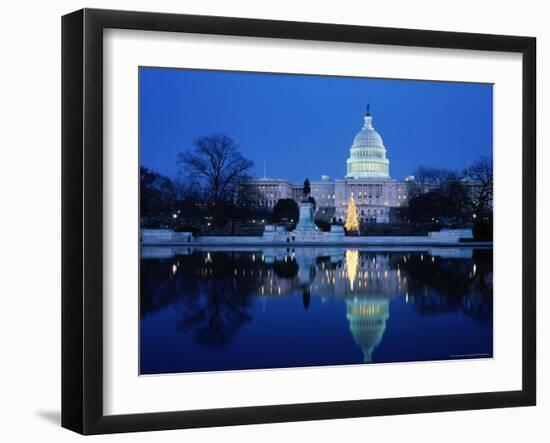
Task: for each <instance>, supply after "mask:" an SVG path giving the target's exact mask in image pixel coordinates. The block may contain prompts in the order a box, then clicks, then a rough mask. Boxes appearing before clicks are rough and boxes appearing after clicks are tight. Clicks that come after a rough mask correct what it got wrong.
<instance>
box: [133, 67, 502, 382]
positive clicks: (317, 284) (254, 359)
mask: <svg viewBox="0 0 550 443" xmlns="http://www.w3.org/2000/svg"><path fill="white" fill-rule="evenodd" d="M138 70H139V72H138V75H139V159H140V160H139V166H138V165H136V167H139V182H140V183H139V189H140V195H139V198H140V202H139V226H140V245H139V247H140V266H139V276H140V277H139V278H140V284H139V311H140V312H139V373H140V375H156V374H173V373H193V372H211V371H242V370H275V369H283V368H303V367H324V366H337V365H365V364H383V363H386V364H387V363H414V362H425V361H456V360H466V359H491V358H493V338H494V337H493V86H494V85H493V84H490V83H468V82H450V81H424V80H421V79H420V80H417V79H389V78H365V77H343V76H328V75H308V74H304V73H283V72H281V73H278V72H243V71H222V70H205V69H182V68H172V67H159V66H139V67H138ZM136 222H137V221H136Z"/></svg>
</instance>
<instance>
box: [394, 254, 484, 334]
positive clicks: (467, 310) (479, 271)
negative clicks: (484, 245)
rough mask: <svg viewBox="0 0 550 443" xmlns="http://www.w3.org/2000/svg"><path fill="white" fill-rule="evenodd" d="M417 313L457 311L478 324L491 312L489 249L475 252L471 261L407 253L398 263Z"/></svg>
mask: <svg viewBox="0 0 550 443" xmlns="http://www.w3.org/2000/svg"><path fill="white" fill-rule="evenodd" d="M399 266H400V269H401V270H402V271H405V275H406V276H407V287H408V291H409V293H410V294H411V295H414V306H415V308H416V309H417V310H418V311H419V312H420V313H421V314H433V313H438V312H452V311H457V310H461V311H463V312H464V314H465V315H468V316H469V317H471V318H474V319H475V320H476V321H479V322H480V323H482V324H490V322H491V320H492V312H493V304H492V301H493V298H492V294H493V256H492V250H475V251H474V255H473V258H472V259H463V258H461V259H451V258H441V257H433V258H432V257H431V256H429V255H427V254H425V255H421V254H410V255H408V256H407V258H406V259H402V260H401V261H400V262H399Z"/></svg>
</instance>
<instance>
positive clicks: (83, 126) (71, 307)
mask: <svg viewBox="0 0 550 443" xmlns="http://www.w3.org/2000/svg"><path fill="white" fill-rule="evenodd" d="M107 28H119V29H133V30H148V31H172V32H187V33H189V32H192V33H200V34H217V35H227V36H250V37H269V38H280V39H301V40H317V41H326V42H353V43H369V44H378V45H398V46H416V47H431V48H455V49H470V50H481V51H503V52H511V53H520V54H522V64H523V80H522V82H523V85H522V88H523V98H522V102H523V104H522V113H523V118H522V131H523V136H522V137H523V139H522V143H523V146H522V158H523V165H522V173H523V174H522V186H523V189H522V192H523V208H522V220H523V233H522V240H523V246H522V248H523V265H522V334H523V335H522V346H523V347H522V388H521V390H517V391H506V392H478V393H468V394H457V395H435V396H420V397H404V398H391V399H372V400H357V401H333V402H323V403H307V404H286V405H284V404H283V405H266V406H260V407H236V408H223V409H208V410H191V411H175V412H174V411H170V412H160V413H141V414H130V415H104V413H103V407H102V405H103V334H102V327H103V319H102V315H103V298H102V282H103V280H102V278H103V275H102V267H103V255H102V254H103V246H102V245H103V227H102V221H103V209H102V207H103V197H102V195H103V181H102V177H103V166H102V164H103V146H102V139H103V110H102V109H103V87H102V84H103V30H104V29H107ZM535 67H536V39H535V38H532V37H516V36H503V35H484V34H470V33H456V32H440V31H422V30H411V29H390V28H377V27H363V26H348V25H336V24H319V23H300V22H287V21H273V20H256V19H243V18H228V17H210V16H196V15H176V14H161V13H149V12H127V11H109V10H97V9H83V10H80V11H76V12H73V13H71V14H68V15H65V16H64V17H63V18H62V426H63V427H65V428H68V429H71V430H73V431H76V432H79V433H82V434H103V433H115V432H131V431H151V430H161V429H177V428H193V427H209V426H226V425H239V424H253V423H272V422H284V421H299V420H319V419H330V418H346V417H362V416H380V415H390V414H411V413H424V412H436V411H456V410H466V409H485V408H501V407H513V406H529V405H535V402H536V353H535V351H536V334H535V332H536V315H535V314H536V312H535V310H536V283H535V282H536V279H535V272H536V271H535V263H536V153H535V147H536V146H535V139H536V138H535V133H536V118H535V116H536V89H535V85H536V69H535Z"/></svg>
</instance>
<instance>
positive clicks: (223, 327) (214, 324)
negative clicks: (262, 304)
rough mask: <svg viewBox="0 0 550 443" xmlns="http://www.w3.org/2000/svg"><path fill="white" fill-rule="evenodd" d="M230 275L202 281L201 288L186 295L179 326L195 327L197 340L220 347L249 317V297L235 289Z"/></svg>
mask: <svg viewBox="0 0 550 443" xmlns="http://www.w3.org/2000/svg"><path fill="white" fill-rule="evenodd" d="M231 280H232V279H231V278H227V277H225V278H215V279H212V280H209V281H207V282H201V283H200V284H199V285H200V290H199V292H197V293H194V294H193V295H192V296H190V297H186V298H185V299H184V300H185V302H184V303H183V305H182V306H181V308H182V309H181V311H180V314H181V315H180V318H179V320H178V324H177V326H178V328H181V329H183V330H186V331H193V337H194V341H195V343H197V344H200V345H204V346H208V347H212V348H218V347H223V346H225V345H227V344H228V343H229V342H230V341H231V339H232V338H233V337H234V336H235V334H236V333H237V331H238V330H239V328H240V327H241V326H242V325H244V324H245V323H247V322H248V321H250V315H249V314H248V313H247V311H246V309H247V308H248V307H249V305H250V299H249V298H248V297H247V296H246V295H245V296H243V295H242V293H241V292H240V291H236V290H235V285H234V284H233V282H232V281H231Z"/></svg>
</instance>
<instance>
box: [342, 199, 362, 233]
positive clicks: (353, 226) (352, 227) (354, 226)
mask: <svg viewBox="0 0 550 443" xmlns="http://www.w3.org/2000/svg"><path fill="white" fill-rule="evenodd" d="M344 227H345V228H346V230H347V231H358V230H359V219H358V218H357V209H356V208H355V201H354V200H353V196H351V197H350V198H349V203H348V218H347V219H346V224H345V225H344Z"/></svg>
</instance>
